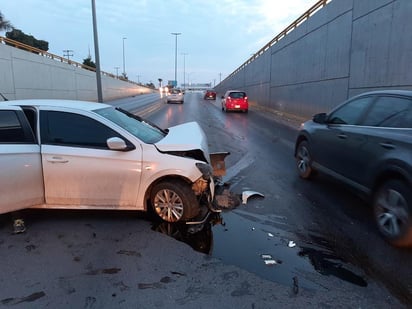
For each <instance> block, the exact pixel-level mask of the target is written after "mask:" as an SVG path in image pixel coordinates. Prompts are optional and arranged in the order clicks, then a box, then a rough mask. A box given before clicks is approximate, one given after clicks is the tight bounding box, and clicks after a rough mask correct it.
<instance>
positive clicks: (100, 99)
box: [92, 0, 103, 102]
mask: <svg viewBox="0 0 412 309" xmlns="http://www.w3.org/2000/svg"><path fill="white" fill-rule="evenodd" d="M92 16H93V37H94V55H95V57H96V83H97V101H98V102H103V92H102V77H101V76H100V56H99V40H98V38H97V19H96V5H95V3H94V0H92Z"/></svg>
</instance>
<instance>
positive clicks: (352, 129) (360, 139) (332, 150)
mask: <svg viewBox="0 0 412 309" xmlns="http://www.w3.org/2000/svg"><path fill="white" fill-rule="evenodd" d="M372 100H373V98H371V97H360V98H356V99H354V100H351V101H349V102H347V103H345V104H343V105H341V106H340V107H338V108H337V109H336V110H334V111H332V112H331V113H330V114H329V116H328V118H327V120H326V123H325V124H321V125H318V126H317V127H316V130H315V131H314V133H313V134H312V140H313V143H314V144H313V147H312V148H313V152H314V153H313V156H314V158H315V160H316V163H318V164H320V165H321V168H325V169H327V170H325V171H326V172H329V173H335V174H338V175H339V176H344V177H346V176H347V172H348V168H351V166H350V162H351V161H352V160H353V159H352V157H353V156H356V155H357V153H356V152H353V151H352V150H353V149H354V148H357V147H360V145H361V144H362V143H365V138H364V136H362V134H358V131H359V128H358V127H357V123H358V121H359V119H360V118H361V117H362V115H363V114H364V113H365V111H366V110H367V108H368V107H369V105H370V104H371V102H372Z"/></svg>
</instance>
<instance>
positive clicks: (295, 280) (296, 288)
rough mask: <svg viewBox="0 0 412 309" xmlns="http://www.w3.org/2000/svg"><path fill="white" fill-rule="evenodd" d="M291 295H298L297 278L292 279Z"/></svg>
mask: <svg viewBox="0 0 412 309" xmlns="http://www.w3.org/2000/svg"><path fill="white" fill-rule="evenodd" d="M293 293H295V294H298V293H299V282H298V277H296V276H295V277H293Z"/></svg>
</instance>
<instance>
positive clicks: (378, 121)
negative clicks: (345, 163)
mask: <svg viewBox="0 0 412 309" xmlns="http://www.w3.org/2000/svg"><path fill="white" fill-rule="evenodd" d="M411 110H412V101H411V99H410V98H405V97H397V96H390V95H380V96H379V97H377V99H376V100H375V101H374V102H373V105H372V106H371V108H370V109H369V110H368V113H367V114H366V116H365V117H364V118H363V120H362V122H361V123H360V125H359V134H362V135H363V136H364V137H365V140H366V142H365V143H363V144H362V145H361V146H360V147H359V145H351V144H349V145H348V146H349V148H348V151H350V152H353V153H356V156H353V157H352V159H351V161H350V162H349V164H350V166H351V168H350V169H349V170H348V173H349V177H350V178H351V179H353V180H354V181H356V182H357V183H359V184H362V185H365V186H368V185H369V184H368V181H369V180H370V179H371V176H370V175H371V174H372V173H374V172H376V171H377V170H378V169H379V168H380V167H379V166H378V165H377V164H385V161H387V160H390V159H394V158H395V157H396V155H395V153H397V154H399V153H400V152H401V150H400V149H402V148H403V144H404V142H405V140H402V139H404V137H403V138H402V134H407V133H406V132H407V131H406V128H410V123H409V124H407V121H405V119H406V117H407V116H408V115H409V114H410V111H411ZM399 128H402V129H403V130H402V134H398V132H399V130H397V129H399Z"/></svg>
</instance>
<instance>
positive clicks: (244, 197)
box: [242, 190, 265, 204]
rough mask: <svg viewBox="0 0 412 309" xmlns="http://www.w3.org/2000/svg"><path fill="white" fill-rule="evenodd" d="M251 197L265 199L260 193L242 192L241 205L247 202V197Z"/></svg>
mask: <svg viewBox="0 0 412 309" xmlns="http://www.w3.org/2000/svg"><path fill="white" fill-rule="evenodd" d="M253 195H258V196H261V197H265V196H264V195H263V194H262V193H259V192H256V191H249V190H248V191H243V192H242V204H246V203H247V200H248V198H249V197H251V196H253Z"/></svg>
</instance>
